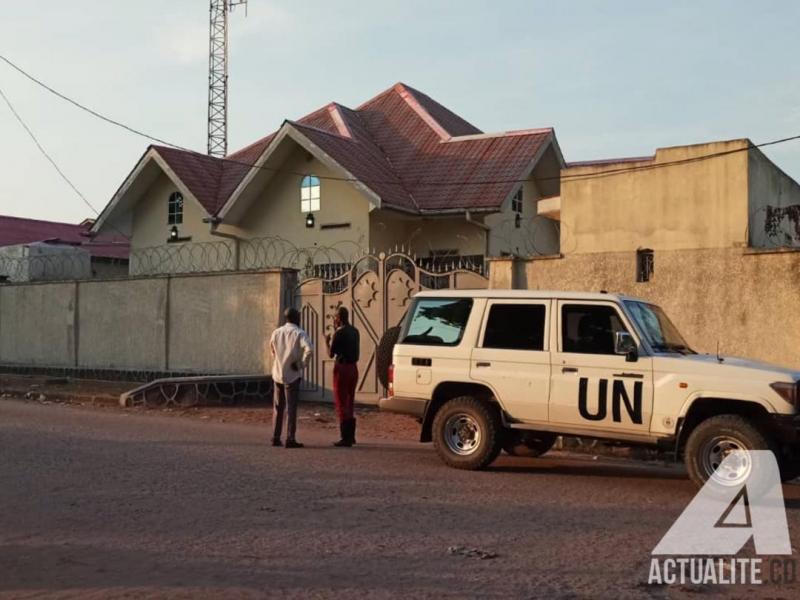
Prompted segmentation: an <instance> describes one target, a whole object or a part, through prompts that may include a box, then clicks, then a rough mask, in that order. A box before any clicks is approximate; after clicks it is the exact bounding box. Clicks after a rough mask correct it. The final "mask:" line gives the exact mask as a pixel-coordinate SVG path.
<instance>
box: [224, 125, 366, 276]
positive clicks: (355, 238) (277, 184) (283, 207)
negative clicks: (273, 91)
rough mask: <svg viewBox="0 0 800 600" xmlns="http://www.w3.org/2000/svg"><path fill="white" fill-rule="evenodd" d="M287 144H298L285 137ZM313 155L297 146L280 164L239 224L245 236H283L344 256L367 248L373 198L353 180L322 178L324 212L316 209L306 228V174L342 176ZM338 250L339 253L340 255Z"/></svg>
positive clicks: (322, 257) (300, 244)
mask: <svg viewBox="0 0 800 600" xmlns="http://www.w3.org/2000/svg"><path fill="white" fill-rule="evenodd" d="M284 143H287V144H293V143H294V142H292V141H290V140H286V141H285V142H284ZM309 156H310V155H309V154H308V153H307V152H306V151H305V150H304V149H302V148H300V147H297V148H295V149H294V150H293V151H292V152H291V153H290V154H289V156H288V157H287V159H286V161H285V162H284V163H283V164H281V165H280V168H281V170H282V171H288V172H280V173H276V174H275V175H273V176H272V178H271V179H270V180H269V182H268V183H267V185H266V187H265V188H264V189H263V190H262V191H261V192H260V193H259V194H258V196H257V198H256V199H255V200H254V201H253V203H252V204H251V205H250V207H249V209H248V210H247V211H246V212H245V213H244V215H243V217H242V218H241V219H240V220H239V223H238V224H237V225H236V226H237V227H238V228H239V231H240V232H241V235H242V236H243V237H245V238H253V237H273V236H277V237H281V238H284V239H286V240H289V241H291V242H292V243H293V244H294V245H295V246H297V247H299V248H310V247H314V246H315V245H316V246H324V247H336V248H337V250H338V252H337V253H342V254H345V255H346V256H345V258H349V257H350V256H352V255H353V254H354V253H355V252H356V251H357V250H358V249H361V250H362V251H366V250H367V248H368V247H369V210H370V206H371V205H370V202H369V201H368V200H367V197H366V196H365V195H364V194H363V193H362V192H361V191H359V190H358V189H357V188H356V187H355V186H354V185H353V184H352V183H349V182H347V181H336V180H332V179H321V180H320V184H321V189H320V194H321V201H320V210H319V211H318V212H315V213H314V219H315V225H314V227H313V228H307V227H306V225H305V217H306V215H305V213H303V212H301V211H300V182H301V180H302V176H301V175H295V174H293V173H307V174H309V175H316V176H318V177H326V176H327V177H342V174H341V173H340V172H333V171H331V170H330V169H329V168H328V167H326V166H325V165H324V164H322V163H321V162H320V161H318V160H317V159H316V158H311V160H309ZM341 223H348V224H349V226H348V227H345V228H339V229H322V226H323V225H331V224H341ZM337 253H334V254H337ZM316 262H338V261H337V259H336V258H335V257H332V258H331V260H330V261H329V260H327V259H326V258H325V257H324V256H322V255H321V256H320V257H319V260H317V261H316Z"/></svg>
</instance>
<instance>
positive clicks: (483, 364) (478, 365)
mask: <svg viewBox="0 0 800 600" xmlns="http://www.w3.org/2000/svg"><path fill="white" fill-rule="evenodd" d="M475 366H476V367H491V366H492V363H490V362H477V363H475Z"/></svg>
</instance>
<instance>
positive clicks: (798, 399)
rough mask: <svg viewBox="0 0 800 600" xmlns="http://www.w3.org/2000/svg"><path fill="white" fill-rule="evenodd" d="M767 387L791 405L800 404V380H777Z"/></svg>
mask: <svg viewBox="0 0 800 600" xmlns="http://www.w3.org/2000/svg"><path fill="white" fill-rule="evenodd" d="M769 387H771V388H772V389H773V390H775V391H776V392H777V393H778V395H779V396H780V397H781V398H783V399H784V400H786V401H787V402H788V403H789V404H791V405H792V406H798V405H800V382H795V383H788V382H786V381H778V382H776V383H770V384H769Z"/></svg>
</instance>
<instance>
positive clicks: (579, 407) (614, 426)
mask: <svg viewBox="0 0 800 600" xmlns="http://www.w3.org/2000/svg"><path fill="white" fill-rule="evenodd" d="M398 336H399V337H398V339H397V343H396V344H395V345H394V350H393V352H392V363H393V364H392V366H391V367H390V369H389V375H388V386H387V387H388V393H389V395H388V397H387V398H383V399H381V401H380V406H381V409H383V410H389V411H393V412H400V413H406V414H411V415H415V416H417V417H419V419H420V420H421V422H422V434H421V440H422V441H423V442H428V441H433V443H434V446H435V447H436V450H437V452H438V454H439V456H440V457H441V458H442V460H443V461H444V462H445V463H447V464H448V465H450V466H452V467H456V468H460V469H481V468H483V467H486V466H487V465H489V464H490V463H491V462H492V461H493V460H494V459H495V458H496V457H497V455H498V453H499V452H500V451H501V450H502V449H505V450H506V451H507V452H508V453H509V454H513V455H526V456H538V455H541V454H544V453H545V452H547V451H548V450H549V449H550V448H551V447H552V445H553V443H554V442H555V439H556V436H558V435H569V436H579V437H582V438H595V439H605V440H611V441H613V442H617V443H622V444H625V445H648V446H653V447H659V448H661V449H664V450H669V451H672V452H674V454H675V457H676V458H679V457H683V459H684V460H685V462H686V467H687V469H688V472H689V476H690V477H691V479H692V480H693V481H694V482H695V483H697V484H698V485H702V484H703V483H704V482H705V481H706V480H707V479H708V478H709V477H711V476H712V475H714V479H715V480H717V479H719V478H722V479H723V480H724V479H726V478H728V479H730V480H731V483H733V481H738V480H739V479H740V478H741V477H742V476H743V475H744V474H745V472H746V471H747V469H748V468H749V465H748V464H747V461H746V460H742V461H741V462H740V464H739V465H738V466H735V468H734V469H733V470H732V471H731V472H729V473H722V472H720V473H716V471H717V467H719V466H720V464H721V463H722V460H723V458H725V456H727V455H728V454H730V453H731V452H732V451H734V450H739V449H743V450H759V449H768V450H772V451H773V452H774V453H775V455H776V456H777V458H778V462H779V465H780V467H781V470H782V476H783V477H784V478H785V479H791V478H794V477H795V476H797V475H798V474H800V470H799V469H798V466H799V465H800V458H799V457H798V432H799V431H800V416H798V407H799V406H800V372H798V371H792V370H789V369H785V368H781V367H777V366H773V365H768V364H763V363H757V362H753V361H749V360H743V359H738V358H728V357H725V358H722V357H718V356H714V355H707V354H697V353H696V352H694V351H693V350H692V349H691V348H689V346H688V345H687V343H686V342H685V341H684V339H683V337H681V334H680V333H679V332H678V330H677V329H676V328H675V326H674V325H673V324H672V323H671V322H670V320H669V319H668V318H667V316H666V314H664V311H663V310H661V309H660V308H659V307H658V306H655V305H653V304H650V303H649V302H646V301H644V300H639V299H636V298H630V297H626V296H620V295H615V294H606V293H598V294H592V293H570V292H538V291H502V290H443V291H435V292H422V293H420V294H418V295H417V296H416V297H415V298H414V301H413V305H412V306H411V308H410V310H409V313H408V315H407V316H406V319H405V321H404V323H403V325H402V326H401V328H400V331H399V334H398ZM740 454H741V453H740ZM729 462H730V461H729Z"/></svg>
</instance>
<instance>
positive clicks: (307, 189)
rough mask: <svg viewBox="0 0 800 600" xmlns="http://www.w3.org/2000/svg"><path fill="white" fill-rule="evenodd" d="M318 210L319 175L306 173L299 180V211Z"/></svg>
mask: <svg viewBox="0 0 800 600" xmlns="http://www.w3.org/2000/svg"><path fill="white" fill-rule="evenodd" d="M317 210H319V177H316V176H315V175H306V176H305V177H303V181H301V182H300V211H301V212H304V213H310V212H314V211H317Z"/></svg>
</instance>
